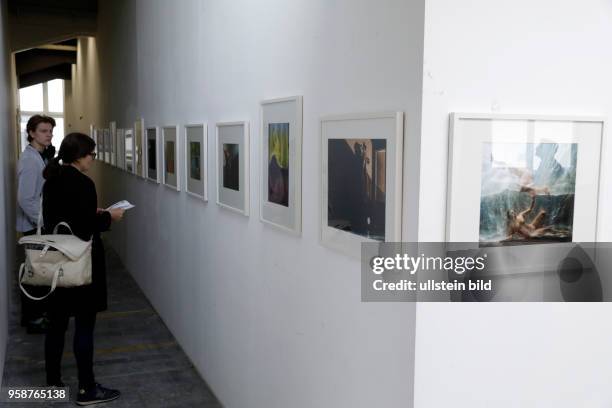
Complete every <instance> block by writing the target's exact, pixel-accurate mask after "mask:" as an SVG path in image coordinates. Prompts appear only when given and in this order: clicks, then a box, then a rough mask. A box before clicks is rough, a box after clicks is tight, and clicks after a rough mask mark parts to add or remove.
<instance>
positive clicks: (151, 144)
mask: <svg viewBox="0 0 612 408" xmlns="http://www.w3.org/2000/svg"><path fill="white" fill-rule="evenodd" d="M158 133H159V132H158V129H157V128H156V127H149V128H147V131H146V134H147V154H146V162H147V179H148V180H151V181H154V182H156V183H158V184H159V164H158V163H159V160H158V159H159V154H158V150H159V147H158V146H159V141H158V137H157V135H158Z"/></svg>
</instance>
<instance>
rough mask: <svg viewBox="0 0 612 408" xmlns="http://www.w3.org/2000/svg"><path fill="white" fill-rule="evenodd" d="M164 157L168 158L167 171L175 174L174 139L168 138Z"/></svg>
mask: <svg viewBox="0 0 612 408" xmlns="http://www.w3.org/2000/svg"><path fill="white" fill-rule="evenodd" d="M164 158H165V159H166V173H168V174H174V172H175V168H174V158H175V149H174V141H172V140H168V141H166V149H165V150H164Z"/></svg>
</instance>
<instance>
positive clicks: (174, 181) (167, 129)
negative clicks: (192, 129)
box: [162, 126, 181, 191]
mask: <svg viewBox="0 0 612 408" xmlns="http://www.w3.org/2000/svg"><path fill="white" fill-rule="evenodd" d="M177 135H178V126H164V127H162V146H163V148H162V158H163V160H162V163H163V169H162V174H163V176H164V177H163V182H164V184H165V185H166V186H168V187H170V188H172V189H174V190H176V191H181V185H180V179H179V171H178V169H179V166H178V138H177Z"/></svg>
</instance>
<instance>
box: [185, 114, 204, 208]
mask: <svg viewBox="0 0 612 408" xmlns="http://www.w3.org/2000/svg"><path fill="white" fill-rule="evenodd" d="M207 129H208V127H207V126H206V124H191V125H185V158H186V160H185V184H186V185H185V188H186V192H187V194H189V195H192V196H194V197H197V198H200V199H202V200H204V201H208V183H207V178H208V159H207V157H208V147H207V146H208V131H207Z"/></svg>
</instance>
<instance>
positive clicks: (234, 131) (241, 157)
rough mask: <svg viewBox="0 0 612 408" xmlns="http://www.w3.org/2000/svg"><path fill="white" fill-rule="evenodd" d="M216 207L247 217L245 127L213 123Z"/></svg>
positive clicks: (246, 139) (247, 180)
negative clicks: (214, 133)
mask: <svg viewBox="0 0 612 408" xmlns="http://www.w3.org/2000/svg"><path fill="white" fill-rule="evenodd" d="M216 146H217V147H216V150H217V152H216V158H217V160H216V162H217V165H216V168H217V204H219V205H220V206H222V207H225V208H228V209H230V210H234V211H237V212H239V213H241V214H243V215H245V216H248V215H249V154H250V153H249V124H248V122H223V123H217V131H216Z"/></svg>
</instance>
